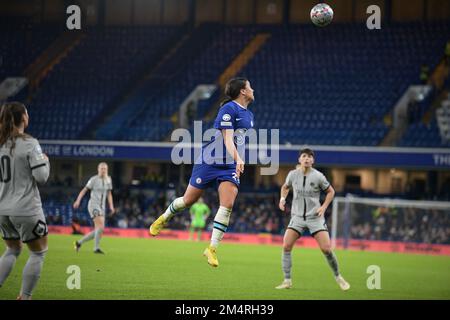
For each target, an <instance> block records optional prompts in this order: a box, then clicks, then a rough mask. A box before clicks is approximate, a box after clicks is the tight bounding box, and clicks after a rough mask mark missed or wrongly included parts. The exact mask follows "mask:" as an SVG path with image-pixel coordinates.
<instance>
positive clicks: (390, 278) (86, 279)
mask: <svg viewBox="0 0 450 320" xmlns="http://www.w3.org/2000/svg"><path fill="white" fill-rule="evenodd" d="M77 238H78V237H75V236H57V235H52V236H50V237H49V252H48V254H47V257H46V261H45V265H44V269H43V273H42V276H41V279H40V282H39V284H38V288H37V289H36V290H35V293H34V296H33V298H34V299H35V300H38V299H120V300H122V299H152V300H153V299H183V300H184V299H188V300H189V299H202V300H203V299H208V300H211V299H226V300H228V299H230V300H239V299H257V300H259V299H302V300H303V299H450V257H442V256H426V255H409V254H395V253H375V252H358V251H343V250H338V251H336V255H337V257H338V260H339V263H340V268H341V273H342V274H343V276H344V277H345V278H346V279H347V281H349V282H350V284H351V289H350V290H349V291H347V292H342V291H341V290H340V289H339V288H338V286H337V284H336V282H335V281H334V278H333V276H332V273H331V270H330V269H329V267H328V265H327V263H326V260H325V258H324V257H323V255H322V254H321V252H320V251H319V250H318V249H306V248H301V247H296V248H295V249H294V252H293V273H292V278H293V284H294V287H293V288H292V289H289V290H275V289H274V287H275V286H276V285H278V284H279V283H280V282H281V281H282V272H281V266H280V262H281V261H280V260H281V255H280V253H281V248H280V247H277V246H266V245H244V244H230V243H223V244H221V246H220V248H219V251H218V254H219V262H220V266H219V268H211V267H210V266H209V265H208V264H207V263H206V259H205V258H204V257H203V256H202V252H203V249H204V248H205V247H206V246H207V243H206V242H202V243H198V242H189V241H176V240H162V239H126V238H112V237H104V238H103V240H102V248H103V249H104V250H105V251H106V255H104V256H101V255H94V254H93V252H92V247H93V242H89V243H86V244H85V245H84V246H83V247H82V249H81V251H80V253H78V254H77V253H76V252H75V251H74V250H73V248H72V242H73V241H74V240H75V239H77ZM0 250H1V252H3V250H4V244H3V243H2V244H1V245H0ZM27 257H28V249H24V251H23V253H22V255H21V256H20V258H19V259H18V261H17V264H16V266H15V268H14V270H13V272H12V273H11V275H10V277H9V278H8V280H7V281H6V282H5V284H4V286H3V287H2V288H0V300H4V299H15V298H16V296H17V294H18V292H19V289H20V281H21V272H22V268H23V266H24V264H25V262H26V259H27ZM70 265H78V266H79V267H80V269H81V289H80V290H77V289H74V290H69V289H67V286H66V281H67V279H68V277H69V274H67V273H66V270H67V268H68V266H70ZM369 265H378V266H379V267H380V268H381V289H380V290H369V289H367V286H366V281H367V278H368V277H369V276H370V275H369V274H367V273H366V270H367V267H368V266H369Z"/></svg>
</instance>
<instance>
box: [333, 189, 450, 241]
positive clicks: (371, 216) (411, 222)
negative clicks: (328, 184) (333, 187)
mask: <svg viewBox="0 0 450 320" xmlns="http://www.w3.org/2000/svg"><path fill="white" fill-rule="evenodd" d="M331 239H332V246H333V248H335V247H341V248H348V247H349V244H350V242H351V241H352V240H371V241H391V242H410V243H423V244H446V245H448V244H450V202H439V201H417V200H399V199H373V198H360V197H356V196H353V195H347V196H346V197H336V198H335V199H334V201H333V210H332V218H331Z"/></svg>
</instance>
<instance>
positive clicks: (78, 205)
mask: <svg viewBox="0 0 450 320" xmlns="http://www.w3.org/2000/svg"><path fill="white" fill-rule="evenodd" d="M86 192H88V188H86V187H84V188H83V189H82V190H81V191H80V194H79V195H78V197H77V200H75V202H74V204H73V208H74V209H78V208H79V207H80V203H81V199H83V197H84V195H85V194H86Z"/></svg>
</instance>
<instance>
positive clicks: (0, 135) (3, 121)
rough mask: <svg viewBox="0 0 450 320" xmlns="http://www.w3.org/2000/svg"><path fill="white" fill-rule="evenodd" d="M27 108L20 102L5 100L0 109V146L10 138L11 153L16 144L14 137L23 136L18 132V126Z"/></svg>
mask: <svg viewBox="0 0 450 320" xmlns="http://www.w3.org/2000/svg"><path fill="white" fill-rule="evenodd" d="M26 112H27V109H26V108H25V106H24V105H23V104H22V103H20V102H6V103H5V104H3V105H2V106H1V109H0V146H3V145H5V144H6V142H7V141H8V140H10V139H11V142H12V145H11V153H12V151H13V149H14V147H15V145H16V138H18V137H25V135H23V134H20V133H19V130H18V127H19V126H20V124H21V123H22V119H23V115H24V114H26Z"/></svg>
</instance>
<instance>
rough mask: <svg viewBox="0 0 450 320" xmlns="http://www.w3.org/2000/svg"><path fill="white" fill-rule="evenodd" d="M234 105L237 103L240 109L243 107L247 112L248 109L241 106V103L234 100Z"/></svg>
mask: <svg viewBox="0 0 450 320" xmlns="http://www.w3.org/2000/svg"><path fill="white" fill-rule="evenodd" d="M233 102H234V103H236V104H237V105H238V106H239V107H241V108H242V109H245V110H247V108H246V107H244V106H242V105H241V104H239V102H237V101H236V100H233Z"/></svg>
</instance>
